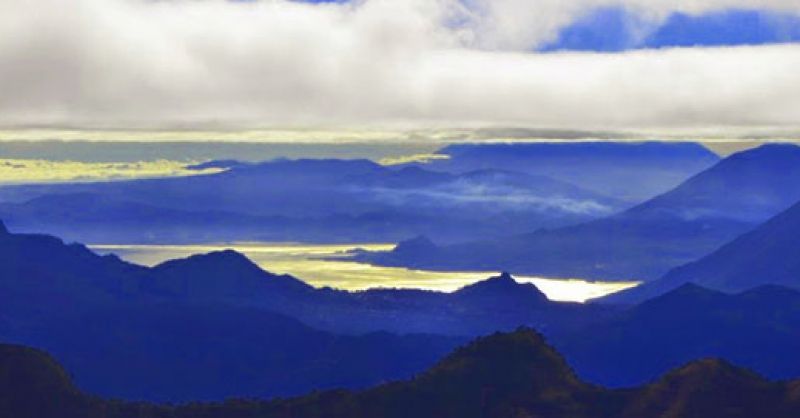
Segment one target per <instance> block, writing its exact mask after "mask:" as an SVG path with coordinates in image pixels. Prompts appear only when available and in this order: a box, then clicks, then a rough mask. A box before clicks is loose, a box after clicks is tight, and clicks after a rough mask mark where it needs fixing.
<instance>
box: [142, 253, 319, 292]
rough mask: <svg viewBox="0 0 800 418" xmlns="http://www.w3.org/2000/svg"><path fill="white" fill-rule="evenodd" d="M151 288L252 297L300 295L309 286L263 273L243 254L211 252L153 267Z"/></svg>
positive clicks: (292, 278) (294, 280)
mask: <svg viewBox="0 0 800 418" xmlns="http://www.w3.org/2000/svg"><path fill="white" fill-rule="evenodd" d="M153 273H154V275H155V277H156V281H155V282H154V283H153V286H155V287H156V288H161V290H162V291H167V292H169V293H173V294H183V295H195V296H203V297H218V296H222V295H227V296H235V297H254V296H255V295H257V294H259V293H260V292H263V291H265V290H268V289H271V290H272V291H275V290H281V291H304V290H306V289H309V288H310V286H309V285H307V284H306V283H304V282H302V281H300V280H298V279H296V278H294V277H292V276H288V275H275V274H272V273H269V272H267V271H264V270H263V269H261V267H259V266H258V265H256V264H255V263H253V262H252V261H250V259H249V258H247V257H246V256H244V255H243V254H241V253H239V252H236V251H233V250H224V251H215V252H211V253H208V254H197V255H193V256H190V257H188V258H184V259H178V260H170V261H166V262H164V263H162V264H159V265H157V266H155V267H153Z"/></svg>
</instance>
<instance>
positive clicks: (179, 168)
mask: <svg viewBox="0 0 800 418" xmlns="http://www.w3.org/2000/svg"><path fill="white" fill-rule="evenodd" d="M188 164H192V163H187V162H185V161H183V162H182V161H168V160H156V161H140V162H131V163H128V162H113V163H111V162H91V163H90V162H80V161H51V160H28V159H0V184H22V183H57V182H76V181H105V180H124V179H135V178H153V177H173V176H188V175H197V174H210V173H214V172H219V171H221V170H219V169H208V170H188V169H186V166H187V165H188Z"/></svg>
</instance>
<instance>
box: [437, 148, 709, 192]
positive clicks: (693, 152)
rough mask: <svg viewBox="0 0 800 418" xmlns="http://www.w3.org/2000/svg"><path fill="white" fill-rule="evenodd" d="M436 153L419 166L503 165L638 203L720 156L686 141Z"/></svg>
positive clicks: (449, 168) (456, 170)
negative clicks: (432, 158) (434, 157)
mask: <svg viewBox="0 0 800 418" xmlns="http://www.w3.org/2000/svg"><path fill="white" fill-rule="evenodd" d="M436 154H438V155H441V156H445V157H447V158H438V159H435V160H432V161H429V162H426V163H425V164H421V166H422V167H426V168H428V169H432V170H440V171H446V172H451V173H464V172H468V171H473V170H482V169H490V168H504V169H507V170H512V171H517V172H521V173H527V174H532V175H539V176H546V177H550V178H554V179H558V180H561V181H565V182H568V183H572V184H575V185H577V186H580V187H581V188H584V189H587V190H593V191H595V192H598V193H601V194H603V195H606V196H613V197H616V198H618V199H622V200H625V201H629V202H637V203H638V202H641V201H644V200H646V199H649V198H651V197H654V196H656V195H658V194H661V193H663V192H666V191H668V190H670V189H671V188H673V187H675V186H677V185H678V184H680V183H681V182H682V181H684V180H686V179H687V178H689V177H691V176H693V175H694V174H697V173H699V172H700V171H702V170H705V169H707V168H708V167H711V166H712V165H714V164H715V163H716V162H718V161H719V159H720V157H719V156H718V155H717V154H715V153H713V152H711V151H710V150H709V149H708V148H706V147H704V146H703V145H700V144H695V143H688V142H686V143H676V142H672V143H670V142H608V141H602V142H600V141H598V142H578V141H575V142H551V143H536V142H534V143H520V142H516V143H515V142H507V143H502V142H501V143H488V144H452V145H448V146H446V147H444V148H442V149H440V150H438V151H437V152H436Z"/></svg>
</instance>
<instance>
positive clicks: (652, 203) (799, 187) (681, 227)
mask: <svg viewBox="0 0 800 418" xmlns="http://www.w3.org/2000/svg"><path fill="white" fill-rule="evenodd" d="M798 201H800V147H799V146H796V145H789V144H785V145H781V144H771V145H764V146H761V147H759V148H756V149H752V150H748V151H743V152H740V153H737V154H734V155H732V156H730V157H728V158H726V159H724V160H722V161H720V162H719V163H718V164H716V165H715V166H713V167H712V168H709V169H708V170H705V171H703V172H701V173H699V174H697V175H695V176H694V177H692V178H690V179H689V180H686V181H685V182H684V183H682V184H681V185H680V186H678V187H676V188H675V189H673V190H671V191H669V192H667V193H664V194H662V195H660V196H657V197H655V198H653V199H651V200H648V201H646V202H644V203H642V204H640V205H637V206H634V207H633V208H631V209H628V210H626V211H623V212H621V213H618V214H615V215H611V216H608V217H605V218H601V219H597V220H593V221H589V222H586V223H583V224H579V225H574V226H566V227H562V228H554V229H539V230H536V231H534V232H530V233H527V234H518V235H513V236H508V237H505V238H496V239H490V240H479V241H471V242H467V243H463V244H453V245H441V246H438V248H433V249H429V250H428V251H426V252H425V253H424V254H422V255H421V256H419V257H416V256H409V255H408V254H410V252H409V251H408V248H406V252H405V253H401V252H387V253H375V254H358V255H357V258H358V259H359V260H362V261H368V262H372V263H375V264H380V265H390V266H415V267H424V268H432V269H443V270H448V269H449V270H471V269H489V270H508V271H510V272H512V273H517V274H523V273H524V274H530V275H539V276H552V277H582V278H594V279H606V280H631V279H638V280H655V279H657V278H659V277H661V276H663V275H664V274H665V273H666V272H667V271H669V270H670V269H671V268H674V267H676V266H679V265H682V264H685V263H687V262H690V261H693V260H695V259H697V258H699V257H702V256H704V255H706V254H708V253H710V252H712V251H714V250H715V249H716V248H718V247H719V246H721V245H723V244H724V243H726V242H728V241H730V240H732V239H734V238H735V237H737V236H738V235H740V234H742V233H744V232H746V231H748V230H750V229H752V228H753V227H755V226H756V225H757V224H758V223H760V222H763V221H765V220H766V219H768V218H770V217H771V216H774V215H775V214H777V213H780V212H781V211H783V210H785V209H786V208H788V207H789V206H791V205H793V204H794V203H796V202H798Z"/></svg>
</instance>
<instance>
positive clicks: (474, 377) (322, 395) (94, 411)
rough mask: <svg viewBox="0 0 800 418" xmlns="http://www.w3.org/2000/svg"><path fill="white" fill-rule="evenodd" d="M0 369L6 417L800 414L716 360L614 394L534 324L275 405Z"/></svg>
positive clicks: (791, 395)
mask: <svg viewBox="0 0 800 418" xmlns="http://www.w3.org/2000/svg"><path fill="white" fill-rule="evenodd" d="M0 370H2V372H0V389H2V390H0V413H2V414H3V415H4V416H14V417H16V418H28V417H31V418H32V417H41V416H59V417H64V418H70V417H86V416H104V417H109V418H114V417H133V416H135V417H139V418H149V417H164V418H170V417H189V416H192V417H197V416H203V417H209V418H212V417H226V418H237V417H256V416H258V417H314V416H325V417H331V418H335V417H347V418H358V417H369V418H389V417H409V416H414V417H419V418H425V417H431V418H433V417H436V418H446V417H454V418H455V417H458V418H469V417H533V416H536V417H565V416H569V417H593V418H597V417H643V416H647V417H665V418H666V417H678V416H680V417H707V416H714V417H721V418H727V417H754V416H758V417H770V418H779V417H787V418H788V417H794V416H797V414H798V413H800V383H798V382H797V381H790V382H770V381H768V380H765V379H764V378H762V377H761V376H759V375H757V374H755V373H753V372H751V371H749V370H747V369H742V368H739V367H736V366H733V365H732V364H730V363H728V362H725V361H722V360H717V359H702V360H696V361H693V362H691V363H688V364H686V365H684V366H682V367H680V368H677V369H675V370H673V371H671V372H669V373H667V374H665V375H663V376H662V377H660V378H659V379H657V380H654V381H653V382H651V383H649V384H647V385H643V386H640V387H635V388H629V389H625V390H610V389H605V388H602V387H599V386H595V385H591V384H588V383H585V382H584V381H582V380H580V379H579V378H578V377H577V376H576V375H575V374H574V373H573V372H572V370H571V369H570V367H569V366H568V364H567V363H566V361H565V360H564V359H563V358H562V357H561V356H560V355H559V353H558V352H557V351H555V350H554V349H553V348H552V347H550V346H549V345H547V343H546V341H545V340H544V338H543V337H542V336H541V335H539V334H537V333H536V332H534V331H532V330H529V329H519V330H517V331H515V332H513V333H508V334H494V335H491V336H488V337H484V338H480V339H477V340H475V341H473V342H472V343H470V344H468V345H466V346H464V347H462V348H459V349H457V350H456V351H454V352H452V353H451V354H450V355H449V356H447V357H446V358H444V359H443V360H441V361H440V362H439V363H438V364H436V365H435V366H433V367H431V368H430V369H428V370H427V371H425V372H424V373H421V374H419V375H418V376H416V377H414V378H413V379H411V380H405V381H398V382H393V383H387V384H384V385H381V386H377V387H374V388H372V389H367V390H364V391H359V392H352V391H341V390H338V391H328V392H316V393H313V394H310V395H307V396H304V397H299V398H293V399H285V400H274V401H269V402H267V401H258V400H228V401H226V402H224V403H215V404H209V403H207V404H203V403H192V404H187V405H182V406H158V405H153V404H144V403H125V402H119V401H107V400H103V399H98V398H95V397H90V396H87V395H85V394H83V393H82V392H80V391H79V390H78V388H76V387H75V386H74V385H73V384H72V383H71V381H70V379H69V377H68V375H67V373H66V372H65V371H64V369H62V368H61V367H59V365H58V364H57V363H56V362H55V361H54V360H53V358H51V357H50V356H48V355H47V354H45V353H43V352H41V351H37V350H33V349H30V348H25V347H19V346H10V345H0ZM42 399H47V400H48V402H41V400H42Z"/></svg>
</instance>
